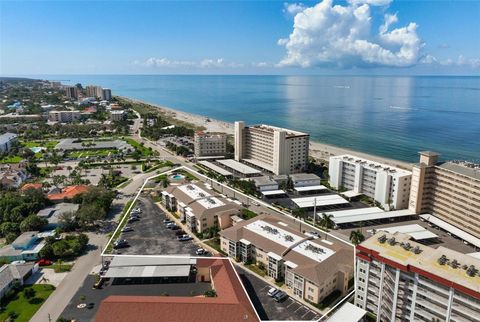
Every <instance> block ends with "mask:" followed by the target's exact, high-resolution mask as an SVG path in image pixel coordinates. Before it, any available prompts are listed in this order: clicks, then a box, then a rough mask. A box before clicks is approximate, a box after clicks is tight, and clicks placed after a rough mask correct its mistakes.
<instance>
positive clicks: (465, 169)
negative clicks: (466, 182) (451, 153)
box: [438, 161, 480, 180]
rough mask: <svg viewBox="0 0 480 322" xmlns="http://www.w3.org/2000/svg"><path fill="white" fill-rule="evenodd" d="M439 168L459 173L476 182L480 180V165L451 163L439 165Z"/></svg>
mask: <svg viewBox="0 0 480 322" xmlns="http://www.w3.org/2000/svg"><path fill="white" fill-rule="evenodd" d="M438 167H439V168H442V169H446V170H450V171H453V172H456V173H459V174H461V175H464V176H467V177H470V178H472V179H475V180H480V164H474V163H470V162H454V161H449V162H444V163H441V164H439V165H438Z"/></svg>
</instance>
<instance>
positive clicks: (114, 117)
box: [110, 110, 127, 122]
mask: <svg viewBox="0 0 480 322" xmlns="http://www.w3.org/2000/svg"><path fill="white" fill-rule="evenodd" d="M126 116H127V114H126V113H125V111H122V110H115V111H110V120H111V121H114V122H118V121H123V120H124V119H125V118H126Z"/></svg>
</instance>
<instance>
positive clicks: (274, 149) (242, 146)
mask: <svg viewBox="0 0 480 322" xmlns="http://www.w3.org/2000/svg"><path fill="white" fill-rule="evenodd" d="M309 143H310V136H309V135H308V134H307V133H302V132H297V131H293V130H288V129H284V128H279V127H274V126H269V125H264V124H262V125H254V126H245V123H244V122H241V121H240V122H235V160H236V161H244V162H246V163H250V164H252V165H254V166H257V167H259V168H262V169H264V170H266V171H269V172H271V173H273V174H277V175H279V174H289V173H299V172H303V171H304V170H305V169H306V167H307V164H308V149H309Z"/></svg>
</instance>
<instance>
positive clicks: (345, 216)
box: [326, 207, 415, 225]
mask: <svg viewBox="0 0 480 322" xmlns="http://www.w3.org/2000/svg"><path fill="white" fill-rule="evenodd" d="M326 213H327V214H329V215H332V216H333V218H332V220H333V222H334V223H335V224H337V225H339V224H347V223H353V222H359V221H370V220H382V219H389V218H398V217H405V216H412V215H415V212H413V211H410V210H408V209H402V210H394V211H383V210H382V209H380V208H378V207H368V208H357V209H348V210H340V211H330V212H326Z"/></svg>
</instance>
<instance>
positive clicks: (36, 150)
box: [30, 146, 45, 153]
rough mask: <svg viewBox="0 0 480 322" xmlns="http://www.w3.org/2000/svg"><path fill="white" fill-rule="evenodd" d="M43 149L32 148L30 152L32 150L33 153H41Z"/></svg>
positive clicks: (39, 147)
mask: <svg viewBox="0 0 480 322" xmlns="http://www.w3.org/2000/svg"><path fill="white" fill-rule="evenodd" d="M44 149H45V148H42V147H41V146H34V147H33V148H30V150H32V152H33V153H38V152H41V151H42V150H44Z"/></svg>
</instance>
